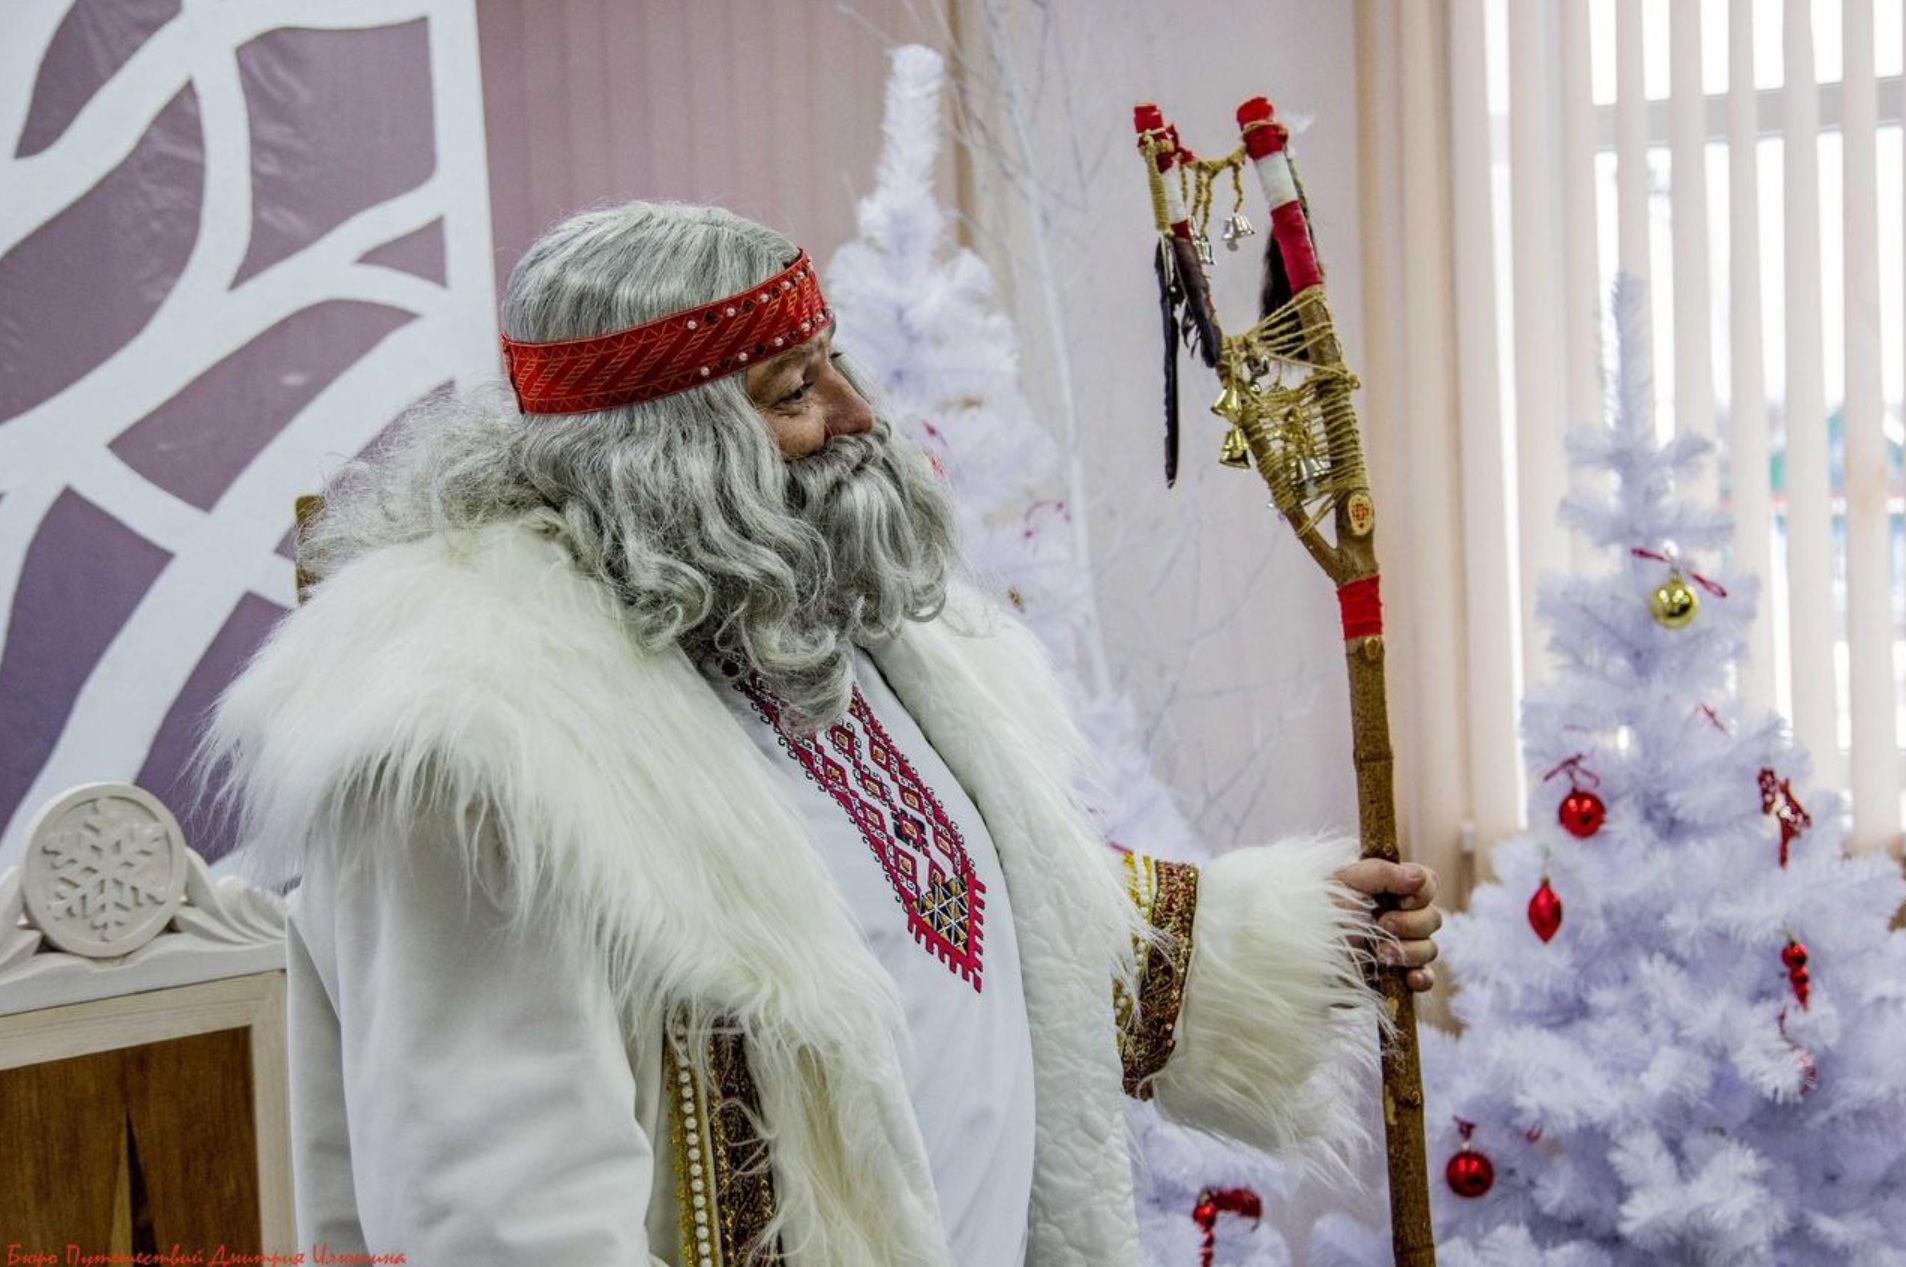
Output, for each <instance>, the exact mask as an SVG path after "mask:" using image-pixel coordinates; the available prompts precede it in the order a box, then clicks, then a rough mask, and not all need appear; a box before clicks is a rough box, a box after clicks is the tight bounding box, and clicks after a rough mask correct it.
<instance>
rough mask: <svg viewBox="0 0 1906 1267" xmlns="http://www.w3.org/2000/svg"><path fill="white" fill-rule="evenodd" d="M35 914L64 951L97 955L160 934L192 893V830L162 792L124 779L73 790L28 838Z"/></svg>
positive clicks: (125, 949)
mask: <svg viewBox="0 0 1906 1267" xmlns="http://www.w3.org/2000/svg"><path fill="white" fill-rule="evenodd" d="M24 871H25V877H24V878H25V885H24V886H23V887H24V893H23V896H24V898H25V900H26V910H27V915H28V917H29V918H30V919H31V920H32V921H33V924H34V926H35V927H37V928H38V929H39V930H40V931H41V932H42V933H44V934H45V935H46V939H47V940H48V941H49V942H51V943H52V944H53V945H55V946H57V947H58V948H59V949H61V950H64V951H68V952H70V953H72V954H76V955H85V956H87V957H88V958H93V959H105V958H114V957H117V956H120V955H126V954H130V953H131V952H132V951H134V950H137V949H138V948H139V947H140V946H143V945H145V944H146V943H147V942H148V941H151V940H152V938H154V937H156V936H157V935H158V934H159V933H160V932H161V931H162V930H163V929H164V928H165V926H166V924H167V922H168V921H170V920H171V918H172V915H173V912H174V911H176V910H177V909H178V907H179V902H180V901H181V899H182V898H183V896H184V893H185V871H186V849H185V836H184V833H183V832H181V831H180V830H179V824H178V820H177V819H175V818H173V816H172V813H171V811H170V810H168V809H166V807H165V806H164V805H163V804H161V803H160V801H159V799H158V798H157V797H155V796H153V795H152V794H151V793H150V792H147V791H145V790H143V789H141V788H137V787H133V786H132V785H131V784H126V783H91V784H87V785H86V786H84V787H77V788H74V789H73V790H72V791H70V792H68V793H66V794H65V795H64V796H62V797H60V798H59V799H58V800H56V801H54V802H53V803H52V804H51V805H49V806H47V807H46V809H45V810H44V811H43V812H42V813H41V815H40V818H39V821H38V822H37V823H35V824H34V826H33V830H32V832H31V833H30V835H29V838H28V844H27V856H26V864H25V867H24Z"/></svg>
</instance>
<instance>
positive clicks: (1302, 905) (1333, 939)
mask: <svg viewBox="0 0 1906 1267" xmlns="http://www.w3.org/2000/svg"><path fill="white" fill-rule="evenodd" d="M1355 856H1356V851H1355V847H1354V845H1352V844H1350V843H1349V842H1345V841H1332V840H1300V841H1291V842H1287V843H1284V844H1279V845H1274V846H1270V847H1266V848H1257V849H1241V850H1238V851H1236V852H1233V853H1230V854H1226V855H1225V856H1223V857H1220V858H1218V859H1217V860H1215V861H1214V862H1211V863H1209V864H1207V865H1205V866H1203V867H1202V868H1200V871H1201V875H1200V877H1199V883H1198V885H1197V890H1198V893H1197V905H1196V913H1195V916H1194V918H1193V922H1192V935H1191V958H1190V966H1189V968H1188V970H1187V972H1186V980H1185V988H1184V991H1183V999H1182V1003H1181V1006H1180V1007H1179V1010H1178V1016H1177V1023H1176V1028H1175V1031H1174V1033H1173V1040H1172V1043H1171V1051H1170V1055H1169V1057H1168V1059H1167V1060H1166V1062H1165V1064H1164V1066H1163V1068H1162V1069H1161V1070H1160V1071H1159V1072H1158V1073H1157V1074H1156V1075H1155V1076H1154V1077H1153V1078H1152V1079H1151V1082H1150V1089H1151V1092H1152V1095H1153V1098H1154V1099H1155V1101H1156V1102H1157V1104H1158V1107H1159V1109H1160V1110H1161V1111H1162V1112H1163V1113H1164V1114H1165V1116H1167V1117H1169V1118H1171V1119H1173V1120H1175V1121H1178V1122H1182V1123H1184V1124H1186V1125H1189V1126H1197V1127H1201V1128H1203V1129H1205V1130H1209V1131H1212V1132H1215V1133H1218V1134H1222V1135H1227V1136H1230V1137H1232V1138H1234V1139H1237V1140H1241V1141H1243V1142H1244V1143H1247V1144H1251V1145H1254V1146H1256V1147H1259V1148H1263V1149H1267V1150H1280V1149H1288V1148H1290V1147H1291V1146H1293V1145H1299V1144H1302V1145H1306V1146H1307V1147H1306V1149H1305V1151H1306V1152H1307V1153H1309V1152H1311V1149H1312V1148H1315V1149H1318V1150H1320V1151H1317V1152H1315V1153H1313V1154H1312V1159H1313V1160H1318V1161H1327V1160H1328V1159H1330V1158H1336V1159H1342V1158H1344V1157H1345V1156H1346V1155H1347V1153H1348V1151H1349V1150H1351V1149H1352V1148H1353V1147H1354V1146H1356V1145H1359V1144H1360V1143H1361V1142H1362V1138H1363V1129H1362V1127H1361V1126H1360V1125H1359V1123H1358V1114H1357V1111H1356V1109H1357V1103H1358V1098H1359V1097H1358V1088H1359V1085H1361V1086H1364V1087H1368V1086H1371V1085H1373V1084H1374V1079H1375V1077H1376V1074H1375V1059H1376V1051H1377V1044H1376V1036H1377V1028H1378V1016H1379V1015H1380V999H1379V996H1378V995H1377V994H1376V993H1375V992H1374V991H1372V990H1371V989H1369V988H1368V986H1366V985H1365V984H1364V980H1363V975H1362V964H1361V960H1360V951H1359V949H1358V948H1359V946H1360V944H1361V940H1362V934H1363V933H1365V932H1366V931H1367V930H1368V928H1369V925H1368V922H1367V919H1366V917H1365V916H1364V915H1363V914H1362V913H1361V910H1362V906H1363V904H1362V902H1361V901H1360V900H1359V899H1358V898H1357V897H1356V896H1355V895H1354V894H1352V893H1351V892H1350V891H1349V890H1348V889H1346V888H1344V887H1343V886H1342V885H1340V884H1338V883H1337V882H1336V881H1335V880H1333V879H1332V878H1331V877H1332V874H1333V873H1334V872H1335V871H1336V869H1337V868H1338V867H1339V866H1341V865H1343V864H1345V863H1347V862H1350V861H1353V860H1354V858H1355Z"/></svg>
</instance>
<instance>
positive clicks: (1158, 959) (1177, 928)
mask: <svg viewBox="0 0 1906 1267" xmlns="http://www.w3.org/2000/svg"><path fill="white" fill-rule="evenodd" d="M1125 884H1126V889H1127V891H1128V893H1129V894H1130V896H1131V899H1132V902H1133V903H1134V904H1135V905H1136V906H1137V907H1138V910H1139V914H1141V915H1143V916H1144V917H1145V922H1146V923H1147V924H1149V925H1151V927H1152V930H1153V931H1154V932H1156V933H1157V934H1159V936H1158V938H1157V939H1156V940H1155V941H1153V942H1152V943H1151V944H1149V945H1146V946H1141V947H1140V948H1139V969H1138V994H1137V998H1136V999H1134V998H1132V997H1131V996H1130V995H1129V994H1127V993H1126V992H1125V991H1123V990H1121V991H1119V993H1118V1020H1119V1056H1120V1058H1121V1059H1122V1060H1123V1062H1124V1065H1125V1094H1127V1095H1129V1096H1133V1097H1135V1098H1137V1099H1140V1100H1149V1099H1151V1097H1152V1086H1151V1081H1152V1079H1153V1078H1155V1077H1157V1076H1158V1073H1159V1071H1160V1070H1162V1069H1164V1067H1165V1062H1166V1061H1168V1060H1170V1059H1171V1049H1172V1043H1173V1037H1172V1036H1173V1034H1174V1032H1175V1031H1176V1030H1177V1028H1178V1013H1179V1011H1180V1009H1182V1008H1183V1007H1184V1002H1185V978H1186V975H1187V973H1188V972H1189V971H1190V968H1191V925H1192V921H1193V919H1194V917H1195V916H1196V915H1197V912H1198V868H1196V867H1194V866H1192V865H1190V864H1189V863H1183V862H1160V861H1158V860H1157V859H1156V858H1149V857H1146V856H1145V855H1143V854H1127V855H1126V856H1125Z"/></svg>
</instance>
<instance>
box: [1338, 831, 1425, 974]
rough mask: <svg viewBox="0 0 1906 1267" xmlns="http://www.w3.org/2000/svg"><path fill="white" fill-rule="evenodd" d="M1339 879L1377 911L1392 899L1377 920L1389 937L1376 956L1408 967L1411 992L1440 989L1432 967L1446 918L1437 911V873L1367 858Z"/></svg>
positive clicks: (1418, 867)
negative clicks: (1381, 903)
mask: <svg viewBox="0 0 1906 1267" xmlns="http://www.w3.org/2000/svg"><path fill="white" fill-rule="evenodd" d="M1336 878H1337V879H1338V881H1340V882H1341V883H1342V884H1343V885H1344V886H1345V887H1347V888H1350V889H1354V890H1356V891H1357V892H1358V893H1361V894H1363V895H1364V896H1366V897H1368V898H1370V899H1371V901H1372V907H1373V908H1374V906H1375V903H1376V899H1378V898H1389V899H1392V900H1391V901H1389V902H1386V903H1385V905H1386V906H1392V907H1394V909H1392V910H1389V911H1386V912H1385V913H1384V914H1383V916H1382V917H1381V918H1379V919H1378V920H1377V921H1376V923H1377V927H1379V928H1381V929H1382V930H1383V931H1384V932H1386V933H1388V934H1389V935H1390V937H1389V938H1385V939H1384V940H1382V941H1380V942H1378V943H1377V957H1378V958H1379V959H1381V960H1382V961H1383V962H1384V963H1386V964H1398V963H1401V964H1406V965H1408V967H1409V969H1410V971H1409V972H1408V973H1406V974H1405V976H1404V980H1405V981H1407V982H1408V983H1409V987H1410V989H1412V990H1415V991H1417V992H1419V993H1421V992H1422V991H1424V990H1428V989H1429V988H1430V987H1431V986H1433V985H1435V984H1436V970H1435V969H1434V968H1432V967H1430V966H1429V964H1430V961H1431V960H1433V959H1435V958H1436V943H1435V942H1433V941H1431V940H1430V937H1431V935H1433V934H1434V933H1435V932H1436V930H1437V929H1439V928H1441V927H1442V926H1443V913H1442V912H1441V911H1439V910H1437V909H1436V873H1435V872H1434V871H1431V870H1430V869H1429V868H1428V867H1425V866H1419V865H1418V864H1416V863H1414V862H1385V861H1383V860H1382V859H1381V858H1365V859H1363V860H1362V861H1360V862H1353V863H1351V864H1350V865H1349V866H1347V867H1344V868H1343V869H1342V870H1340V871H1338V872H1337V876H1336ZM1390 938H1394V940H1391V939H1390Z"/></svg>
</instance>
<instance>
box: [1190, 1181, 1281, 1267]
mask: <svg viewBox="0 0 1906 1267" xmlns="http://www.w3.org/2000/svg"><path fill="white" fill-rule="evenodd" d="M1220 1214H1236V1215H1238V1216H1240V1217H1242V1218H1247V1219H1249V1220H1251V1224H1252V1226H1254V1227H1255V1226H1256V1225H1257V1221H1258V1220H1259V1219H1261V1218H1263V1217H1264V1202H1263V1201H1261V1200H1260V1199H1259V1198H1258V1195H1257V1193H1255V1192H1253V1191H1251V1190H1250V1189H1249V1188H1206V1189H1205V1190H1204V1191H1203V1192H1200V1193H1199V1194H1198V1204H1197V1205H1196V1206H1195V1207H1193V1208H1192V1211H1191V1218H1192V1221H1193V1222H1194V1223H1196V1224H1197V1225H1198V1230H1199V1233H1200V1236H1199V1241H1198V1263H1199V1267H1211V1258H1212V1255H1214V1254H1215V1253H1217V1249H1218V1216H1219V1215H1220Z"/></svg>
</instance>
